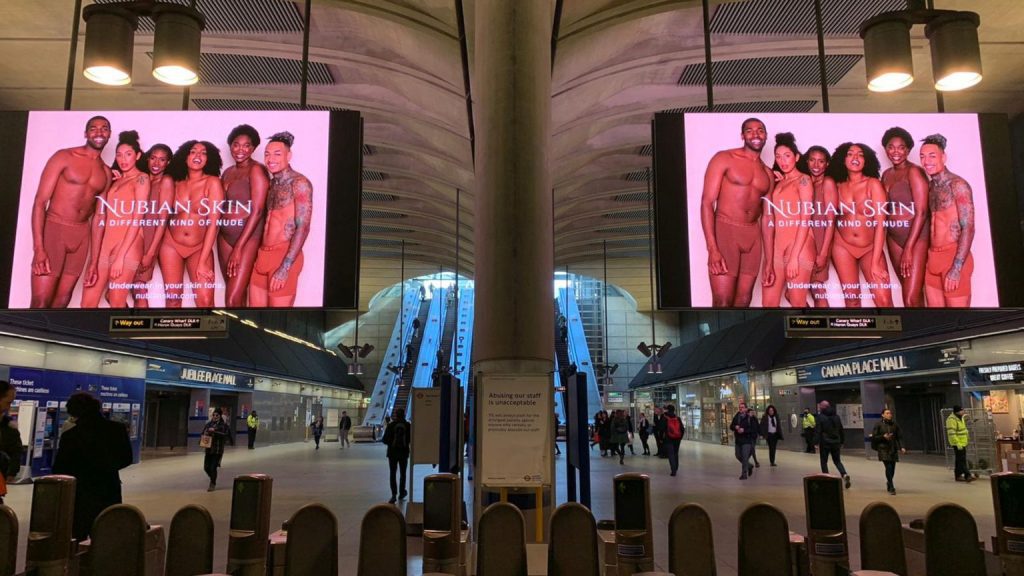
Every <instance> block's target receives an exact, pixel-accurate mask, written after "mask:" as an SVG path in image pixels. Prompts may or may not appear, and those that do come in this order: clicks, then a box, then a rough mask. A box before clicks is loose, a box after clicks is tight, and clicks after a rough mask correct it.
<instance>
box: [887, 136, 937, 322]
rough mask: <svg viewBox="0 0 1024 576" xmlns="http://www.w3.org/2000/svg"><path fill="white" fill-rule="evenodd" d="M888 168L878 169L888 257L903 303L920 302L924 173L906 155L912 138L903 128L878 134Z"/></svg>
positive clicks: (924, 235) (925, 235) (925, 226)
mask: <svg viewBox="0 0 1024 576" xmlns="http://www.w3.org/2000/svg"><path fill="white" fill-rule="evenodd" d="M882 146H883V147H884V148H885V155H886V156H888V157H889V161H890V162H892V168H889V169H888V170H886V171H885V172H883V173H882V185H883V186H885V192H886V194H887V195H888V198H889V203H890V205H891V206H892V209H891V210H890V213H891V214H890V215H889V216H888V217H887V220H886V224H887V225H888V227H887V228H886V245H887V246H888V248H889V260H891V261H892V268H893V270H895V271H896V277H897V278H898V279H899V281H900V286H901V288H902V292H903V305H904V306H912V307H915V308H918V307H923V306H924V276H925V260H927V258H928V233H927V232H926V231H927V230H928V177H927V176H926V175H925V173H924V170H922V169H921V167H920V166H918V165H916V164H914V163H913V162H911V161H910V160H908V159H907V157H908V156H909V155H910V151H911V150H913V149H914V138H913V137H912V136H911V135H910V133H909V132H907V131H906V130H904V129H903V128H899V127H895V128H889V129H888V130H886V131H885V134H884V135H883V136H882Z"/></svg>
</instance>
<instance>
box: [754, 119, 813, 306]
mask: <svg viewBox="0 0 1024 576" xmlns="http://www.w3.org/2000/svg"><path fill="white" fill-rule="evenodd" d="M801 159H802V156H801V155H800V150H799V149H798V148H797V146H796V140H795V139H794V138H793V135H792V134H790V133H788V132H783V133H781V134H777V135H776V136H775V165H774V166H773V167H772V169H773V170H774V171H775V172H778V173H780V174H782V179H781V180H779V181H778V182H776V183H775V189H774V190H772V193H771V194H770V196H769V198H770V199H771V202H770V203H768V208H767V213H766V214H765V215H764V216H762V219H764V220H765V221H766V222H767V224H768V226H769V227H770V228H773V229H774V230H775V238H774V245H775V246H774V251H773V252H772V253H768V252H765V257H766V258H767V259H769V262H768V264H766V266H772V267H773V270H774V276H775V278H776V282H774V283H772V284H769V285H766V286H765V287H764V288H763V292H762V297H761V300H762V304H763V305H764V306H766V307H778V306H779V304H780V303H781V301H782V294H783V292H785V294H786V301H787V302H789V304H790V306H793V307H794V308H804V307H806V306H807V293H808V287H809V285H810V282H811V272H812V271H813V270H814V257H815V252H814V238H813V237H812V236H811V232H810V218H811V216H812V214H811V213H810V212H809V211H808V210H805V209H804V208H803V207H804V206H807V205H808V204H807V203H809V202H811V200H812V199H813V197H814V187H813V186H812V185H811V177H810V176H808V175H807V174H806V173H805V172H804V170H805V169H806V168H804V166H803V162H801Z"/></svg>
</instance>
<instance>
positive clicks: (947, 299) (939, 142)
mask: <svg viewBox="0 0 1024 576" xmlns="http://www.w3.org/2000/svg"><path fill="white" fill-rule="evenodd" d="M922 142H923V143H924V144H923V145H922V146H921V167H922V168H924V171H925V173H926V174H927V175H928V179H929V182H928V209H929V210H930V211H931V215H932V221H931V233H930V242H929V246H928V261H927V264H926V265H925V269H926V273H925V278H924V292H925V302H926V304H927V306H928V307H930V308H954V307H957V308H964V307H967V306H970V305H971V274H972V273H973V272H974V257H973V256H972V255H971V243H972V242H973V241H974V198H973V195H972V193H971V185H970V184H968V183H967V181H966V180H964V179H963V178H961V177H960V176H957V175H956V174H953V173H952V172H950V171H949V170H948V169H947V168H946V137H945V136H943V135H942V134H932V135H931V136H928V137H927V138H925V139H924V140H922Z"/></svg>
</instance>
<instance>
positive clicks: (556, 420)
mask: <svg viewBox="0 0 1024 576" xmlns="http://www.w3.org/2000/svg"><path fill="white" fill-rule="evenodd" d="M554 418H555V432H554V435H555V438H554V441H555V454H556V455H558V454H561V453H562V449H561V448H559V447H558V425H559V424H561V422H559V421H558V412H555V413H554Z"/></svg>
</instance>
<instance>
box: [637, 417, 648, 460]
mask: <svg viewBox="0 0 1024 576" xmlns="http://www.w3.org/2000/svg"><path fill="white" fill-rule="evenodd" d="M636 433H637V434H638V435H640V444H642V445H643V447H644V456H650V455H651V447H650V446H648V445H647V438H649V437H650V436H651V423H650V422H648V420H647V414H644V413H643V412H641V413H640V419H639V420H637V423H636Z"/></svg>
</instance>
